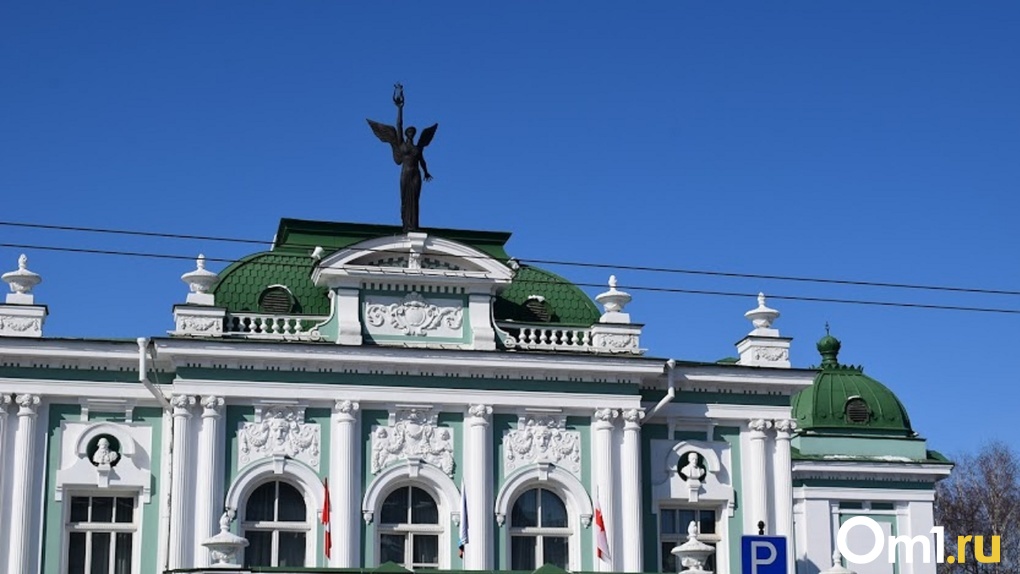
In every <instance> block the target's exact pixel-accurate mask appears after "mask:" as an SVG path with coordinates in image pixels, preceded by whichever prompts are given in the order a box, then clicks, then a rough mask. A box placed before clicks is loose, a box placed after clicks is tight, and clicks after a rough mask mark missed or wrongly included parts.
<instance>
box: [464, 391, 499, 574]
mask: <svg viewBox="0 0 1020 574" xmlns="http://www.w3.org/2000/svg"><path fill="white" fill-rule="evenodd" d="M491 416H492V407H490V406H488V405H471V406H470V407H469V408H468V411H467V416H466V417H464V426H465V431H464V432H465V440H464V486H463V487H464V488H466V489H467V513H468V544H467V546H466V547H465V548H464V569H465V570H491V569H492V563H493V561H492V545H493V537H492V522H493V505H494V504H495V502H494V501H493V499H492V482H493V479H492V427H491V425H490V424H489V420H490V417H491ZM463 519H464V518H463V517H461V520H463Z"/></svg>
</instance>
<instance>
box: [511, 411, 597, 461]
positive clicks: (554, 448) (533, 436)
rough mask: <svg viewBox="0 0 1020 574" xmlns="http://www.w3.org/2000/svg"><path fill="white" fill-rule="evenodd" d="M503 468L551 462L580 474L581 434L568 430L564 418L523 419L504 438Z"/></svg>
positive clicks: (538, 417)
mask: <svg viewBox="0 0 1020 574" xmlns="http://www.w3.org/2000/svg"><path fill="white" fill-rule="evenodd" d="M503 452H504V456H503V468H504V471H505V472H506V473H507V474H509V473H510V472H512V471H513V470H514V469H517V468H519V467H522V466H525V465H528V464H533V463H541V462H546V463H552V464H555V465H557V466H560V467H562V468H564V469H566V470H569V471H570V472H572V473H574V474H579V473H580V472H581V435H580V433H578V432H577V431H569V430H567V429H566V417H564V416H533V415H529V416H522V417H520V418H518V420H517V428H516V429H513V430H511V431H509V432H508V433H507V434H506V436H505V437H504V439H503Z"/></svg>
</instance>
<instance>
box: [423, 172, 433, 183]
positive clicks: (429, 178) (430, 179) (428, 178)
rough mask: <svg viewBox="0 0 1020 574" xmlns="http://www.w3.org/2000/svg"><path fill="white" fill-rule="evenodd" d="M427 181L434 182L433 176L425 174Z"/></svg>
mask: <svg viewBox="0 0 1020 574" xmlns="http://www.w3.org/2000/svg"><path fill="white" fill-rule="evenodd" d="M425 181H432V174H429V173H426V174H425Z"/></svg>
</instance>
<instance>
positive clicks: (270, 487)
mask: <svg viewBox="0 0 1020 574" xmlns="http://www.w3.org/2000/svg"><path fill="white" fill-rule="evenodd" d="M275 502H276V483H275V482H268V483H266V484H263V485H262V486H260V487H258V488H256V489H255V492H253V493H251V496H249V497H248V505H247V506H245V507H244V519H245V520H246V521H250V522H257V521H259V520H273V519H274V516H273V514H274V513H273V506H274V503H275Z"/></svg>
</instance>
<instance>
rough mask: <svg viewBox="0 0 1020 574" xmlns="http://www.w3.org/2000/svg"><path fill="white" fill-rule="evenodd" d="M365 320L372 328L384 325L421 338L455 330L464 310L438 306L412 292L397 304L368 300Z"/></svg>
mask: <svg viewBox="0 0 1020 574" xmlns="http://www.w3.org/2000/svg"><path fill="white" fill-rule="evenodd" d="M365 321H366V322H367V323H368V324H369V325H371V326H372V327H383V326H385V325H387V324H388V325H389V326H390V327H392V328H394V329H396V330H397V331H398V332H399V333H403V334H404V335H410V336H415V337H424V336H426V335H429V334H430V333H431V332H434V331H438V330H441V329H445V330H447V331H459V330H460V329H461V327H462V326H463V324H464V309H463V308H461V307H440V306H439V305H435V304H433V303H431V302H429V301H428V300H427V299H425V298H424V297H422V295H421V294H420V293H417V292H413V291H412V292H411V293H408V294H407V295H406V296H405V297H404V298H403V299H401V300H400V302H398V303H391V304H389V305H386V304H383V303H369V304H368V305H367V306H366V307H365Z"/></svg>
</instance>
